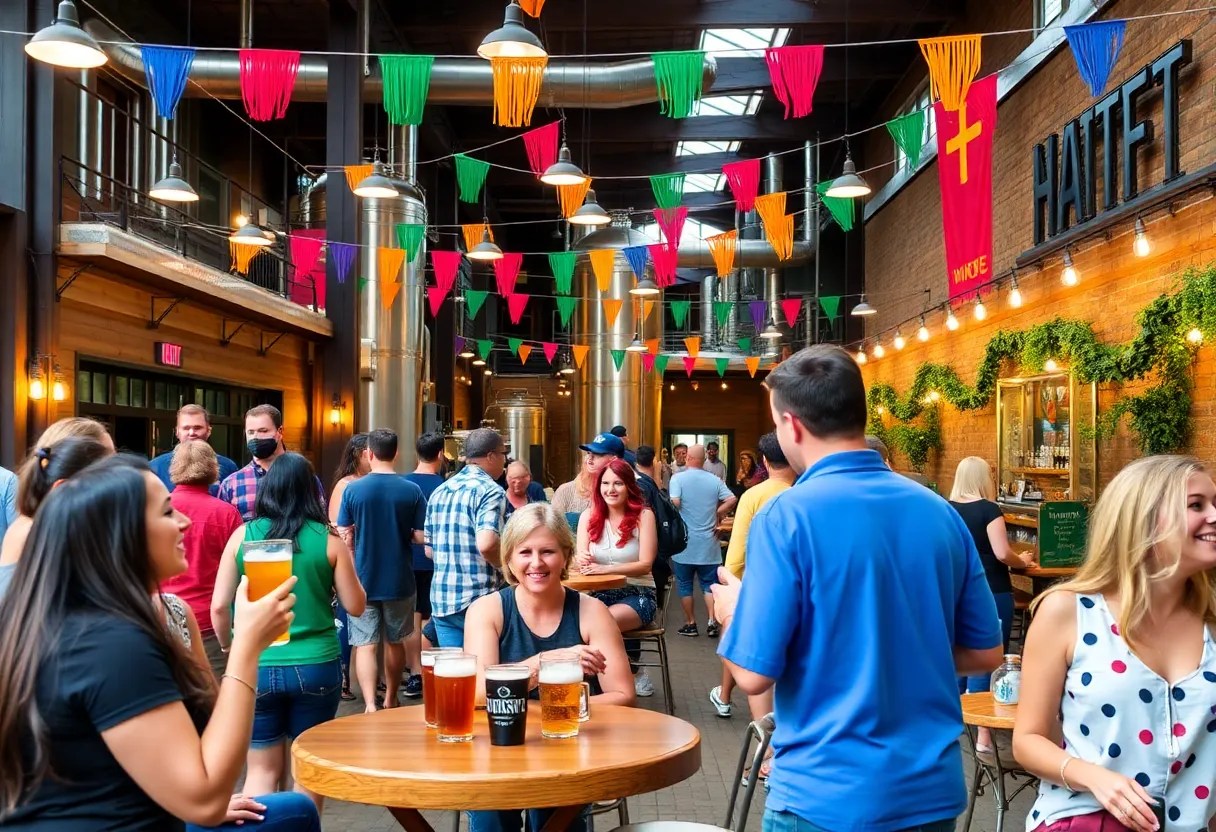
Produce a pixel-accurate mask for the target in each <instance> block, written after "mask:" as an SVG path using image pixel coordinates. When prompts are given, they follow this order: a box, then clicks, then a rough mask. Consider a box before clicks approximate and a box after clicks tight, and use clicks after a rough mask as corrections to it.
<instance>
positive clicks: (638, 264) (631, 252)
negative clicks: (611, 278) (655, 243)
mask: <svg viewBox="0 0 1216 832" xmlns="http://www.w3.org/2000/svg"><path fill="white" fill-rule="evenodd" d="M623 254H624V255H625V259H626V260H628V261H629V268H631V269H633V273H634V274H635V275H636V276H637V279H638V280H642V279H643V278H644V277H645V275H646V261H647V260H648V259H649V257H650V252H649V251H648V250H647V248H646V246H629V248H627V249H624V250H623Z"/></svg>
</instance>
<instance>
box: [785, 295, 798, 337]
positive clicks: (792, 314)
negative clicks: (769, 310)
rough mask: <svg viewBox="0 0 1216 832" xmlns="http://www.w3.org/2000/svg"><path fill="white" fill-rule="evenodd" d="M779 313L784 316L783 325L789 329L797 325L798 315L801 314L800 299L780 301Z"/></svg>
mask: <svg viewBox="0 0 1216 832" xmlns="http://www.w3.org/2000/svg"><path fill="white" fill-rule="evenodd" d="M781 312H782V314H784V315H785V323H786V325H787V326H789V327H790V328H791V329H793V328H794V327H795V326H797V324H798V314H799V313H800V312H802V298H786V299H785V300H783V301H781Z"/></svg>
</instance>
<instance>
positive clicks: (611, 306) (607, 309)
mask: <svg viewBox="0 0 1216 832" xmlns="http://www.w3.org/2000/svg"><path fill="white" fill-rule="evenodd" d="M600 303H602V304H604V318H605V319H607V321H608V326H609V327H614V326H616V318H617V315H620V314H621V306H623V305H624V304H622V303H621V301H619V300H616V299H615V298H604V299H603V300H602V301H600Z"/></svg>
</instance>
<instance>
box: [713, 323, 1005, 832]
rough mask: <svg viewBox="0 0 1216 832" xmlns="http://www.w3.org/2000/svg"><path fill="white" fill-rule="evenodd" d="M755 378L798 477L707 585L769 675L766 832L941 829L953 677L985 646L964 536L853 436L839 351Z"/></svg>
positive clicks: (986, 602) (953, 737) (859, 420)
mask: <svg viewBox="0 0 1216 832" xmlns="http://www.w3.org/2000/svg"><path fill="white" fill-rule="evenodd" d="M765 386H767V387H768V389H769V392H770V400H771V401H770V403H771V408H772V412H773V421H774V422H775V423H776V425H777V437H778V439H779V441H780V443H781V449H782V451H784V453H785V456H786V458H787V459H788V460H789V462H790V465H791V467H793V469H794V470H795V471H796V472H798V474H799V475H800V476H799V477H798V481H797V483H796V484H795V485H794V487H793V488H790V489H788V490H787V491H785V492H783V493H781V494H779V495H777V496H776V497H774V498H773V499H772V500H770V501H769V502H768V503H767V504H766V505H765V506H764V507H763V508H761V509H760V511H759V512H757V513H756V516H755V518H754V519H753V520H752V526H751V532H750V534H749V536H748V541H747V549H748V551H749V552H751V553H753V556H752V557H749V558H748V562H747V574H746V576H745V577H744V580H743V581H742V583H740V581H739V580H738V579H737V578H735V577H734V576H733V575H731V574H729V573H726V570H722V574H720V579H721V580H722V581H723V582H724V585H723V584H720V585H718V586H715V587H714V596H715V601H716V611H717V615H718V617H719V620H720V621H721V623H722V624H723V626H724V629H725V630H726V633H725V635H724V637H723V639H722V645H721V647H720V648H719V653H720V654H721V656H722V657H723V658H724V659H725V660H726V662H727V665H728V666H729V667H730V669H731V672H732V673H733V674H734V677H735V681H736V683H737V684H738V686H739V687H740V688H742V689H743V690H744V691H745V692H746V693H748V694H749V695H756V694H760V693H763V692H765V691H767V690H768V689H769V688H770V687H772V686H773V685H774V684H775V685H776V688H775V714H776V723H777V728H776V732H775V733H774V735H773V748H774V750H775V753H774V762H773V772H772V776H771V777H770V779H769V796H768V799H767V802H766V808H765V813H764V832H816V830H821V829H830V830H832V832H854V831H856V832H860V830H866V832H896V830H908V829H914V828H920V829H923V830H925V832H952V830H953V829H954V820H955V818H956V817H957V816H958V814H959V813H960V812H962V810H963V809H964V808H965V807H966V790H965V787H964V782H963V768H962V755H961V753H960V749H959V742H958V740H959V736H960V735H961V734H962V730H963V722H962V712H961V709H960V706H959V698H958V683H957V681H956V680H957V677H958V676H965V675H978V674H980V673H987V672H989V671H991V670H994V669H995V668H996V667H997V666H998V665H999V664H1000V661H1001V646H1002V640H1001V627H1000V621H999V619H998V618H997V612H996V603H995V602H994V601H993V598H992V592H991V591H990V590H989V589H988V584H987V581H986V580H985V578H984V567H983V566H982V565H981V563H980V559H979V555H978V554H977V552H976V549H975V544H974V542H973V541H972V538H971V535H970V533H969V532H968V531H967V527H966V526H965V525H964V524H963V522H962V519H961V518H960V517H959V516H958V514H957V513H956V512H955V511H954V510H953V509H951V508H950V505H949V504H948V503H947V502H946V501H945V500H943V499H941V498H940V497H938V496H937V495H936V494H934V493H933V492H931V491H929V490H928V489H925V488H923V487H922V486H919V485H917V484H916V483H914V482H912V481H911V480H909V479H907V478H906V477H901V476H900V475H899V474H896V473H894V472H892V471H891V470H890V469H889V468H888V467H887V466H886V465H885V464H884V463H883V461H882V459H881V458H880V457H879V455H878V454H877V453H876V452H874V451H871V450H869V449H868V448H867V447H866V441H865V426H866V394H865V386H864V384H863V383H862V378H861V369H860V368H859V367H858V366H857V364H856V362H854V360H853V358H852V357H851V356H850V355H849V354H848V353H846V352H845V351H844V350H842V349H840V348H839V347H834V346H828V345H820V346H815V347H810V348H808V349H805V350H802V351H801V352H799V353H798V354H796V355H794V356H793V357H792V358H788V359H786V360H785V361H784V362H782V363H781V364H780V365H779V366H778V367H777V369H775V370H773V372H771V373H770V374H769V376H768V378H767V380H766V381H765ZM740 590H742V591H740ZM736 602H737V606H736ZM727 625H729V626H727Z"/></svg>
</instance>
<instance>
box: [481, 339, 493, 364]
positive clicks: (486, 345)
mask: <svg viewBox="0 0 1216 832" xmlns="http://www.w3.org/2000/svg"><path fill="white" fill-rule="evenodd" d="M492 349H494V341H493V340H492V339H490V338H478V339H477V354H478V355H480V356H481V360H482V361H489V360H490V350H492Z"/></svg>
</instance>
